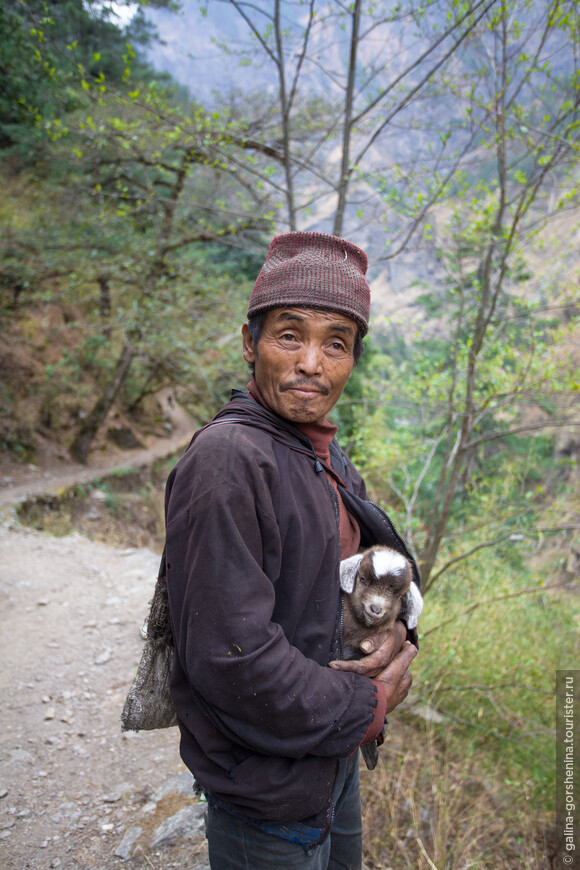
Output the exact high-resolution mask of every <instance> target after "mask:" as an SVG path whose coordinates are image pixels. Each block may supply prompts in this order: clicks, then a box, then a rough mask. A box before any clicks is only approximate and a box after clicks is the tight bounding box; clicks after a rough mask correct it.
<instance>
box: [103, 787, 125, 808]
mask: <svg viewBox="0 0 580 870" xmlns="http://www.w3.org/2000/svg"><path fill="white" fill-rule="evenodd" d="M130 788H131V787H130V785H129V783H128V782H121V783H119V785H118V786H116V787H115V788H114V789H113V791H111V792H109V794H105V795H103V797H102V798H101V800H102V801H103V802H104V803H106V804H114V803H117V801H120V800H121V798H122V797H123V795H125V794H126V793H127V792H128V791H129V790H130Z"/></svg>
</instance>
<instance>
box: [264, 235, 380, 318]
mask: <svg viewBox="0 0 580 870" xmlns="http://www.w3.org/2000/svg"><path fill="white" fill-rule="evenodd" d="M367 265H368V260H367V255H366V254H365V252H364V251H363V250H361V248H357V246H356V245H353V244H352V242H347V241H345V240H344V239H339V238H337V236H328V235H326V234H325V233H285V234H284V235H282V236H276V237H275V238H274V239H272V242H271V244H270V250H269V251H268V255H267V257H266V262H265V263H264V265H263V267H262V271H261V272H260V274H259V275H258V277H257V279H256V283H255V284H254V289H253V290H252V295H251V296H250V307H249V308H248V317H251V316H252V315H253V314H258V312H260V311H267V310H269V309H270V308H283V307H286V306H292V305H296V306H301V307H303V308H321V309H323V310H325V311H338V312H339V313H340V314H344V315H346V317H350V318H351V319H352V320H355V321H356V323H357V324H358V326H359V327H360V330H361V335H366V333H367V332H368V328H369V310H370V301H371V300H370V296H371V294H370V290H369V285H368V284H367V282H366V280H365V273H366V270H367Z"/></svg>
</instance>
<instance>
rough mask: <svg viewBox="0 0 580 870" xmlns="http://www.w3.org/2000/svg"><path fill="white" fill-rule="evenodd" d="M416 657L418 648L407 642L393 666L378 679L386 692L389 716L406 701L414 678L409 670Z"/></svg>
mask: <svg viewBox="0 0 580 870" xmlns="http://www.w3.org/2000/svg"><path fill="white" fill-rule="evenodd" d="M416 655H417V647H416V646H415V645H414V644H412V643H410V641H408V640H407V641H405V643H404V644H403V648H402V649H401V651H400V652H399V653H397V655H396V656H395V658H394V659H393V661H392V662H391V664H390V665H389V666H388V667H386V668H385V670H384V671H383V672H382V673H381V674H379V675H378V677H377V679H378V680H380V681H381V683H382V684H383V685H384V687H385V690H386V695H387V709H386V713H387V714H389V713H390V712H391V710H394V709H395V707H397V706H398V705H399V704H400V703H401V701H404V700H405V698H406V697H407V695H408V693H409V689H410V688H411V683H412V682H413V677H412V676H411V674H410V673H409V670H408V668H409V665H410V664H411V662H412V661H413V659H414V658H415V656H416Z"/></svg>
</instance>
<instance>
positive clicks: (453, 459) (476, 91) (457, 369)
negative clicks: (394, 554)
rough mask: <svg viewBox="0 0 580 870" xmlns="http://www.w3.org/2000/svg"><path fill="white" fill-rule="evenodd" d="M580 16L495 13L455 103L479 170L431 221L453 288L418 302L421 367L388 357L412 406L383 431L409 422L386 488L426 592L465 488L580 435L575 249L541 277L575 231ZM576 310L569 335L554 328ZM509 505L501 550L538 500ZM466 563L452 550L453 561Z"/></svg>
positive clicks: (538, 7) (388, 413)
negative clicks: (570, 432)
mask: <svg viewBox="0 0 580 870" xmlns="http://www.w3.org/2000/svg"><path fill="white" fill-rule="evenodd" d="M575 6H576V4H574V3H571V4H568V5H566V6H564V5H562V4H560V3H551V4H549V5H548V6H544V5H543V4H534V3H522V4H518V3H509V2H501V3H499V4H497V6H496V7H495V9H494V11H493V14H491V13H490V15H489V17H488V19H487V22H486V25H487V29H486V31H485V32H482V33H481V40H480V43H479V45H477V46H474V49H473V52H472V55H471V68H472V82H471V85H470V88H469V90H468V92H467V93H466V94H463V93H460V92H458V99H459V98H461V99H463V100H466V106H465V118H466V120H465V123H466V125H468V126H472V127H473V129H474V130H477V131H479V132H478V137H479V138H478V148H477V162H474V163H473V165H472V166H471V167H469V168H468V167H466V168H465V169H464V170H463V172H462V173H458V174H456V176H455V178H454V185H453V190H452V196H451V197H450V198H449V200H448V201H446V202H445V204H444V206H443V205H442V207H441V209H440V210H439V213H438V214H437V215H436V220H435V221H434V222H433V224H434V226H433V229H432V230H431V232H432V234H433V240H434V246H435V250H436V252H437V255H438V257H439V261H440V265H441V267H442V273H443V280H442V281H441V284H440V286H439V288H426V290H427V292H426V293H425V294H424V296H423V300H422V301H423V304H424V306H425V312H426V325H425V327H424V330H423V331H424V333H425V335H426V337H425V338H422V339H420V340H418V341H415V342H414V343H413V346H412V349H410V351H409V356H410V357H411V360H409V359H405V360H403V361H401V362H400V363H398V364H397V361H396V360H393V364H394V365H393V371H394V372H397V376H394V375H393V379H394V380H398V379H399V378H400V384H402V385H404V387H405V399H404V405H405V407H404V409H403V410H402V411H401V409H400V407H399V402H401V401H403V399H402V395H401V393H399V394H398V398H394V396H397V389H396V387H391V388H390V389H389V399H388V400H386V402H385V403H384V408H383V409H382V410H381V416H383V419H389V418H392V417H398V416H399V415H400V414H402V415H403V416H404V417H406V418H407V420H408V422H410V423H412V426H413V429H412V432H409V429H408V428H407V427H404V428H403V430H402V431H400V432H399V433H397V428H398V427H397V425H394V426H393V427H392V428H393V432H392V433H389V435H388V436H387V437H388V438H390V439H391V440H394V441H397V438H399V439H402V440H401V441H400V444H401V445H404V446H403V447H402V452H401V453H400V454H399V461H400V462H401V466H400V468H401V471H400V472H394V471H392V472H391V474H390V485H391V489H392V491H393V492H394V493H395V494H396V496H397V498H398V499H399V500H400V503H401V506H404V513H405V517H406V519H405V523H406V529H405V531H406V534H407V535H408V536H409V538H410V539H411V541H414V545H415V549H416V552H417V555H418V557H419V561H420V563H421V566H422V574H423V577H424V581H425V583H426V585H427V588H428V587H429V585H430V584H432V583H433V582H434V580H435V579H436V578H437V577H438V576H439V575H440V573H441V568H439V569H436V563H437V560H438V556H439V554H440V550H441V547H442V544H443V542H444V541H445V540H446V537H447V535H448V530H449V525H450V521H451V520H453V522H452V526H453V528H454V533H455V535H457V528H458V526H459V525H461V522H460V520H459V517H460V516H462V515H463V517H464V520H465V517H466V516H467V515H468V514H466V513H465V501H466V498H467V497H468V495H469V492H470V489H474V490H475V493H474V497H475V498H477V494H478V493H477V490H478V487H481V488H482V489H483V490H486V491H487V489H488V483H485V484H484V483H483V481H484V480H485V481H488V482H489V474H490V469H495V472H494V473H496V474H501V468H502V462H503V463H504V464H505V467H506V468H507V466H508V464H509V460H508V456H509V455H510V452H512V454H513V452H514V451H516V452H517V450H518V447H519V446H520V445H521V440H518V436H521V437H523V436H524V434H525V433H532V432H536V433H538V434H541V432H542V431H546V432H552V433H553V432H554V431H555V430H556V429H557V428H559V427H562V426H572V427H573V426H578V425H580V415H578V413H577V411H576V410H575V407H574V405H573V404H572V403H571V402H570V397H571V395H572V392H573V390H574V389H575V387H574V383H575V381H574V378H573V370H574V361H573V359H571V360H568V361H567V356H568V355H567V353H566V351H565V347H566V335H567V333H568V332H569V330H570V329H571V328H573V322H574V320H573V313H574V298H575V295H576V293H575V289H574V288H571V287H570V286H569V285H568V284H567V283H566V281H567V278H566V277H563V276H562V272H564V275H566V272H567V271H568V270H569V274H570V276H571V277H572V281H575V278H574V277H573V275H574V271H573V262H574V261H573V256H574V255H573V253H571V252H570V251H568V252H566V248H565V246H564V248H563V250H562V251H561V256H562V260H561V261H560V264H559V272H560V275H552V276H550V275H549V274H548V273H547V272H546V271H545V270H544V271H543V272H542V271H540V272H539V274H534V273H533V272H532V269H531V263H532V262H535V263H536V265H539V262H540V260H539V257H538V247H539V246H540V245H541V243H542V240H543V237H544V235H545V234H547V233H549V232H550V227H551V225H552V224H554V223H555V222H556V221H558V222H559V224H560V226H566V224H565V223H563V222H564V221H565V219H566V216H567V215H568V214H573V213H574V210H575V209H577V207H578V176H579V170H580V136H579V131H580V79H579V73H578V69H577V65H576V64H575V62H574V58H575V57H576V56H577V52H578V48H579V42H578V19H577V16H576V15H575ZM484 133H485V136H484ZM430 234H431V233H430ZM566 257H567V258H568V260H567V261H566ZM524 288H525V290H524ZM566 312H568V322H565V321H564V320H562V319H561V318H559V317H558V313H560V314H561V313H564V314H565V313H566ZM571 324H572V325H571ZM393 399H394V404H393V405H391V404H390V400H393ZM532 409H537V411H536V413H534V414H532V413H531V410H532ZM387 425H388V424H387ZM366 429H367V431H368V427H366ZM382 431H383V432H384V428H383V429H382ZM363 437H364V436H363ZM526 443H527V449H531V447H532V444H531V443H530V442H529V441H528V442H526ZM536 446H538V447H539V446H540V445H539V442H537V441H536ZM395 453H396V448H394V449H393V454H395ZM409 456H411V457H413V458H412V459H410V460H409V458H408V457H409ZM393 459H394V455H393V456H391V462H392V460H393ZM499 459H501V460H502V461H498V460H499ZM492 489H493V487H492ZM480 491H481V490H480ZM496 494H497V496H498V497H499V496H500V492H499V490H496ZM504 498H506V501H508V502H509V501H510V497H506V493H505V492H504ZM539 501H541V500H539ZM492 504H493V507H492ZM500 504H501V503H500V502H498V503H494V502H490V503H489V504H488V509H491V510H493V511H494V512H496V513H494V516H493V519H494V521H496V520H497V519H498V513H497V512H498V511H499V518H500V520H501V521H502V523H500V525H502V526H503V528H502V529H501V530H500V531H499V532H497V533H494V535H493V536H492V538H499V539H502V540H503V539H504V538H509V536H510V535H517V533H518V532H519V531H521V528H520V524H519V520H522V522H523V524H524V527H525V525H526V522H527V519H528V518H529V513H530V508H531V507H533V501H532V504H530V503H529V502H528V505H527V509H523V511H522V514H521V515H518V511H516V510H514V509H513V507H514V506H513V504H512V508H508V507H507V505H506V507H505V509H504V510H501V506H500ZM483 507H484V506H483V505H480V509H483ZM476 512H477V511H476ZM504 521H505V522H504ZM465 522H467V521H466V520H465ZM480 543H481V545H482V546H488V545H489V543H490V540H489V539H488V538H484V539H483V540H482V541H481V542H480ZM477 546H478V545H476V549H477ZM457 550H458V547H455V548H453V547H452V548H451V551H452V552H451V554H449V552H448V555H450V558H451V559H452V561H453V563H455V562H456V560H457V557H458V556H459V555H460V553H459V552H458V551H457ZM469 550H470V552H472V551H473V550H472V547H471V546H470V547H469Z"/></svg>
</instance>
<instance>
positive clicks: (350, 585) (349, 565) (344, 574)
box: [340, 553, 363, 593]
mask: <svg viewBox="0 0 580 870" xmlns="http://www.w3.org/2000/svg"><path fill="white" fill-rule="evenodd" d="M362 557H363V554H362V553H357V554H356V556H351V557H350V558H349V559H343V560H342V562H341V563H340V588H341V589H342V591H343V592H347V593H350V592H352V590H353V589H354V581H355V580H356V572H357V571H358V566H359V565H360V563H361V562H362Z"/></svg>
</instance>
